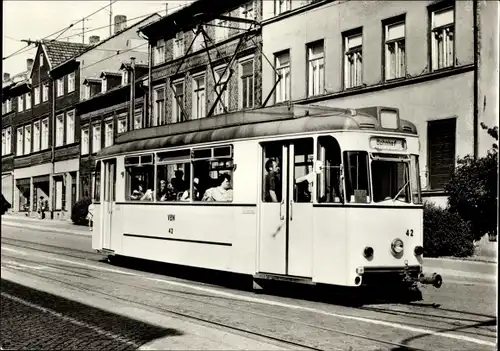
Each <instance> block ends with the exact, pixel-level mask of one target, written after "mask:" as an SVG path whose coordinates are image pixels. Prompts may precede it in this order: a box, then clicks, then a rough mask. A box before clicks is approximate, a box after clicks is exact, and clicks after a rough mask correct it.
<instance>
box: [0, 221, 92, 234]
mask: <svg viewBox="0 0 500 351" xmlns="http://www.w3.org/2000/svg"><path fill="white" fill-rule="evenodd" d="M2 225H6V226H8V227H16V228H27V229H35V230H39V231H42V232H53V233H59V234H66V235H79V236H90V237H91V236H92V232H90V231H89V232H87V233H86V232H83V231H80V230H71V229H60V228H54V227H48V226H47V227H46V226H34V225H29V224H19V223H15V222H8V221H2Z"/></svg>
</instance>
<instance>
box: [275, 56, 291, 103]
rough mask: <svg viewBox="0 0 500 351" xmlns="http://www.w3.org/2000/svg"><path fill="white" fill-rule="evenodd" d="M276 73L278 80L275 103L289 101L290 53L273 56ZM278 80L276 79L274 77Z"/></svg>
mask: <svg viewBox="0 0 500 351" xmlns="http://www.w3.org/2000/svg"><path fill="white" fill-rule="evenodd" d="M275 61H276V71H278V75H279V77H280V80H279V82H278V84H277V85H276V103H279V102H283V101H289V100H290V89H291V81H290V51H289V50H287V51H285V52H282V53H280V54H276V55H275ZM276 79H278V77H276Z"/></svg>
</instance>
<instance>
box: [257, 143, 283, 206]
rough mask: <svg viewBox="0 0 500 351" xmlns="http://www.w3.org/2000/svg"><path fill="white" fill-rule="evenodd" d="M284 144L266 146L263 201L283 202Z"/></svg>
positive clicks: (263, 159) (263, 171)
mask: <svg viewBox="0 0 500 351" xmlns="http://www.w3.org/2000/svg"><path fill="white" fill-rule="evenodd" d="M282 155H283V146H282V144H268V145H265V146H264V155H263V158H262V161H263V167H262V201H264V202H281V195H282V194H281V193H282V183H281V180H282V179H283V177H282V171H281V168H282V167H281V165H282Z"/></svg>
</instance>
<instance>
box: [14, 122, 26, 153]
mask: <svg viewBox="0 0 500 351" xmlns="http://www.w3.org/2000/svg"><path fill="white" fill-rule="evenodd" d="M16 136H17V143H16V155H17V156H22V155H23V146H24V127H18V128H17V134H16Z"/></svg>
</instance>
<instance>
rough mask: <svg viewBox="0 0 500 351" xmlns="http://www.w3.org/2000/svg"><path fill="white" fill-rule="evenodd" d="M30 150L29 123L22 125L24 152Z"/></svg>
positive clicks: (26, 152) (26, 153)
mask: <svg viewBox="0 0 500 351" xmlns="http://www.w3.org/2000/svg"><path fill="white" fill-rule="evenodd" d="M30 152H31V124H28V125H27V126H25V127H24V154H25V155H28V154H29V153H30Z"/></svg>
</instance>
